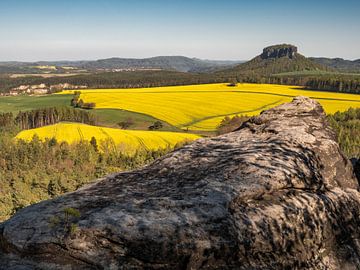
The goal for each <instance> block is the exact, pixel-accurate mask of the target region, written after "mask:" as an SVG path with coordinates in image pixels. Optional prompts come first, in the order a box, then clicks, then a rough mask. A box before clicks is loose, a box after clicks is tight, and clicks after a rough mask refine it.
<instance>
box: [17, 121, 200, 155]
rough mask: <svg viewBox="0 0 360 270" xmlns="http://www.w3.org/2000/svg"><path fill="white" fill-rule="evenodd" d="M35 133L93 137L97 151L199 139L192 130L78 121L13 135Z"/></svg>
mask: <svg viewBox="0 0 360 270" xmlns="http://www.w3.org/2000/svg"><path fill="white" fill-rule="evenodd" d="M35 134H36V135H37V136H38V137H39V138H40V139H41V140H45V139H46V138H56V139H57V141H59V142H60V141H66V142H68V143H70V144H71V143H76V142H79V141H82V140H85V141H90V140H91V138H92V137H95V138H96V140H97V142H98V145H99V146H100V150H104V148H103V149H102V145H106V144H109V143H110V144H111V145H112V146H114V147H120V148H121V150H122V151H124V152H126V153H131V152H133V151H135V150H137V149H141V148H145V149H148V150H158V149H162V148H167V147H170V148H172V147H174V146H175V145H176V144H178V143H181V142H184V141H192V140H196V139H198V138H200V137H199V136H197V135H194V134H191V133H176V132H162V131H140V130H120V129H114V128H105V127H97V126H89V125H85V124H79V123H59V124H55V125H51V126H45V127H41V128H36V129H30V130H24V131H21V132H20V133H19V134H18V135H17V136H16V138H17V139H23V140H25V141H30V140H32V138H33V137H34V135H35Z"/></svg>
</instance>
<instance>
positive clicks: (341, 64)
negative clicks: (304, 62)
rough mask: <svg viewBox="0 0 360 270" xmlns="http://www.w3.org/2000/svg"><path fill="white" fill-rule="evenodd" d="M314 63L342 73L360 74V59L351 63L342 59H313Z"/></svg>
mask: <svg viewBox="0 0 360 270" xmlns="http://www.w3.org/2000/svg"><path fill="white" fill-rule="evenodd" d="M309 59H311V60H312V61H314V62H316V63H318V64H321V65H324V66H328V67H331V68H334V69H336V70H338V71H341V72H359V73H360V59H357V60H354V61H351V60H345V59H342V58H325V57H311V58H309Z"/></svg>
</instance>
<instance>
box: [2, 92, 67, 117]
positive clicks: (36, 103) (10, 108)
mask: <svg viewBox="0 0 360 270" xmlns="http://www.w3.org/2000/svg"><path fill="white" fill-rule="evenodd" d="M71 99H72V95H46V96H16V97H0V112H12V113H14V114H16V113H17V112H19V111H27V110H32V109H40V108H45V107H55V106H69V105H70V101H71Z"/></svg>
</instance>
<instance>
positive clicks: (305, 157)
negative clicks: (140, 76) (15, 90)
mask: <svg viewBox="0 0 360 270" xmlns="http://www.w3.org/2000/svg"><path fill="white" fill-rule="evenodd" d="M359 225H360V193H359V185H358V182H357V180H356V178H355V175H354V172H353V169H352V166H351V164H350V162H349V161H348V160H347V159H346V158H345V157H344V156H343V155H342V153H341V152H340V149H339V146H338V145H337V143H336V141H335V139H334V133H333V131H332V130H331V129H330V128H329V127H328V125H327V123H326V119H325V114H324V112H323V109H322V108H321V106H320V105H319V103H318V102H316V101H314V100H311V99H308V98H305V97H297V98H295V99H294V100H293V102H291V103H287V104H283V105H281V106H278V107H276V108H273V109H270V110H267V111H265V112H263V113H262V114H261V115H260V116H257V117H253V118H251V119H250V120H249V121H248V122H245V123H244V124H243V125H242V126H241V127H240V128H239V129H238V130H237V131H234V132H232V133H229V134H226V135H222V136H219V137H214V138H205V139H200V140H198V141H196V142H194V143H192V144H189V145H187V146H185V147H183V148H180V149H178V150H176V151H174V152H172V153H170V154H168V155H166V156H165V157H163V158H160V159H158V160H157V161H155V162H154V163H153V164H151V165H149V166H147V167H145V168H143V169H140V170H136V171H131V172H122V173H118V174H115V175H112V176H109V177H107V178H104V179H100V180H98V181H96V182H94V183H93V184H91V185H88V186H86V187H84V188H81V189H80V190H78V191H76V192H73V193H68V194H66V195H64V196H61V197H59V198H56V199H53V200H49V201H44V202H41V203H38V204H35V205H32V206H29V207H27V208H24V209H22V210H20V211H19V212H18V213H17V214H16V215H15V216H14V217H12V218H11V219H10V220H8V221H6V222H4V223H2V224H0V262H1V263H0V269H23V270H27V269H359V268H360V238H359V233H360V229H359Z"/></svg>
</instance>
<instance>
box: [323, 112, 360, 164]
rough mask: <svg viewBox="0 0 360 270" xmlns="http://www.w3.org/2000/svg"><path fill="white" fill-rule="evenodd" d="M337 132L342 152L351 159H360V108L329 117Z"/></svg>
mask: <svg viewBox="0 0 360 270" xmlns="http://www.w3.org/2000/svg"><path fill="white" fill-rule="evenodd" d="M327 118H328V121H329V123H330V124H331V126H332V127H333V129H334V130H335V131H336V134H337V138H338V143H339V145H340V148H341V150H342V151H343V152H344V153H345V155H346V156H347V157H349V158H360V108H357V109H353V108H350V109H349V110H347V111H345V112H336V113H335V114H332V115H328V116H327Z"/></svg>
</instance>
